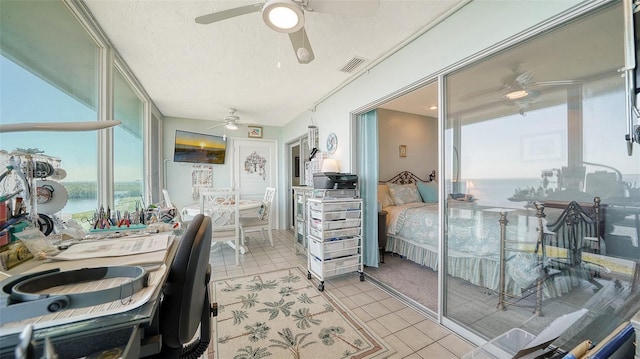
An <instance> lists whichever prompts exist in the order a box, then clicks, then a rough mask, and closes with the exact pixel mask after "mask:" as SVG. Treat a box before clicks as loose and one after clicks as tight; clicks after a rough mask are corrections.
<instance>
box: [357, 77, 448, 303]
mask: <svg viewBox="0 0 640 359" xmlns="http://www.w3.org/2000/svg"><path fill="white" fill-rule="evenodd" d="M437 104H438V83H437V82H431V83H429V84H427V85H425V86H422V87H420V88H417V89H414V90H413V91H411V92H408V93H406V94H404V95H402V96H400V97H397V98H395V99H393V100H390V101H388V102H386V103H384V104H382V105H380V106H378V108H377V109H376V110H375V111H376V116H375V117H376V122H377V133H378V136H377V142H378V146H377V148H378V204H379V206H378V209H379V210H382V212H379V215H378V216H377V218H378V220H379V221H385V223H384V224H385V226H380V227H379V228H385V229H386V232H387V236H386V239H387V241H386V245H385V248H384V256H381V260H382V259H384V262H382V261H381V263H379V265H378V267H377V268H375V267H368V268H367V271H366V273H367V274H368V275H369V276H370V277H371V278H372V279H373V280H375V281H376V282H378V283H379V284H380V285H382V286H384V287H385V288H387V289H389V290H391V291H393V292H395V293H396V294H397V295H399V296H400V297H403V298H404V299H405V300H407V301H409V302H412V303H413V304H414V305H416V306H417V307H420V308H424V309H425V311H426V312H433V313H437V311H438V265H437V264H438V253H437V248H438V245H437V241H438V238H439V236H438V223H439V218H438V203H437V200H438V199H437V193H436V197H435V203H434V199H433V198H431V199H430V203H425V202H423V199H422V197H421V196H420V195H419V192H418V191H417V185H415V184H414V185H413V187H412V188H413V190H414V194H418V197H417V198H414V199H415V201H412V202H404V203H401V202H403V201H402V200H401V199H400V198H397V199H395V200H394V194H395V192H389V185H388V184H387V182H390V181H393V182H396V183H397V184H399V185H400V184H401V183H400V181H398V177H397V175H398V174H400V173H404V172H406V171H408V172H410V173H411V174H412V175H414V176H415V177H414V179H415V180H417V181H419V182H423V183H428V182H429V179H430V174H431V173H432V172H433V171H434V170H437V168H438V158H439V154H438V153H439V152H438V148H439V146H438V133H439V130H438V108H437ZM436 172H437V171H436ZM436 179H437V177H436ZM433 184H435V182H433V183H432V185H433ZM404 185H406V184H404ZM398 196H400V194H398ZM418 202H420V203H418ZM416 206H421V207H425V210H428V211H429V212H430V213H431V214H430V215H431V218H432V219H433V220H434V223H433V224H432V226H431V227H432V228H431V231H430V233H432V234H435V236H434V237H433V238H431V239H432V240H433V243H425V242H424V241H423V239H422V238H421V239H420V240H418V241H416V240H414V239H415V233H410V232H409V231H410V228H409V227H410V222H406V223H407V228H403V227H402V226H401V225H398V218H399V217H401V216H403V215H404V214H405V213H407V212H405V209H406V208H407V207H416ZM381 213H382V215H381Z"/></svg>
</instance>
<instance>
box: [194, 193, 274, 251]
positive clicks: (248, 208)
mask: <svg viewBox="0 0 640 359" xmlns="http://www.w3.org/2000/svg"><path fill="white" fill-rule="evenodd" d="M260 208H262V201H258V200H253V199H241V200H240V201H239V202H238V210H239V212H240V214H239V215H240V217H241V218H251V217H258V216H259V215H260ZM204 212H205V213H204V214H205V215H211V213H210V212H211V209H209V211H208V210H207V208H205V210H204ZM199 213H200V203H192V204H189V205H187V206H185V207H184V208H183V209H182V220H183V221H188V220H190V219H191V218H193V217H194V216H195V215H197V214H199ZM236 226H240V223H236ZM224 243H226V244H227V245H229V246H230V247H231V248H233V249H234V250H235V249H236V244H235V243H234V242H233V241H226V242H224ZM215 244H216V243H215V242H214V243H213V245H215ZM247 252H248V248H247V247H246V246H245V245H243V244H241V245H240V253H241V254H245V253H247Z"/></svg>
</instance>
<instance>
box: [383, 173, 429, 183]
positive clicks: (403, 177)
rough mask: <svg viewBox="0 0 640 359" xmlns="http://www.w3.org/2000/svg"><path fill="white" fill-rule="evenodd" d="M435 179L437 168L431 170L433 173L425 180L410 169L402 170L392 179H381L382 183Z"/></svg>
mask: <svg viewBox="0 0 640 359" xmlns="http://www.w3.org/2000/svg"><path fill="white" fill-rule="evenodd" d="M435 179H436V170H433V171H431V173H430V174H429V179H428V180H424V179H422V178H420V177H418V176H416V175H414V174H413V173H411V172H409V171H402V172H400V173H398V174H397V175H395V176H393V177H391V178H390V179H388V180H386V181H381V182H380V183H387V182H391V183H397V184H410V183H416V182H431V181H433V180H435Z"/></svg>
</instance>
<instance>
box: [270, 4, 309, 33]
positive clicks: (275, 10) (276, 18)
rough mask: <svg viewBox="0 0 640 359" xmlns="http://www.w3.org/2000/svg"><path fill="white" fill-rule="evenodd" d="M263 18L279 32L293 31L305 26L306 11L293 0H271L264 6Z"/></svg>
mask: <svg viewBox="0 0 640 359" xmlns="http://www.w3.org/2000/svg"><path fill="white" fill-rule="evenodd" d="M262 20H264V23H265V24H267V26H269V27H270V28H271V29H273V30H275V31H277V32H284V33H292V32H296V31H298V30H300V29H301V28H302V27H303V26H304V13H303V12H302V8H300V6H299V5H298V4H296V3H294V2H293V1H291V0H269V1H267V3H266V4H264V6H263V7H262Z"/></svg>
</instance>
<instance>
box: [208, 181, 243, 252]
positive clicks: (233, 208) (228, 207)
mask: <svg viewBox="0 0 640 359" xmlns="http://www.w3.org/2000/svg"><path fill="white" fill-rule="evenodd" d="M239 203H240V198H239V193H238V192H237V191H230V190H221V191H207V192H206V193H202V192H201V193H200V213H202V214H205V215H207V216H209V217H210V218H211V226H212V230H213V231H212V238H211V241H212V242H233V245H232V247H233V248H234V249H235V251H236V264H239V253H240V252H239V250H240V224H239V223H240V221H239V218H240V211H239V207H238V205H239Z"/></svg>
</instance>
